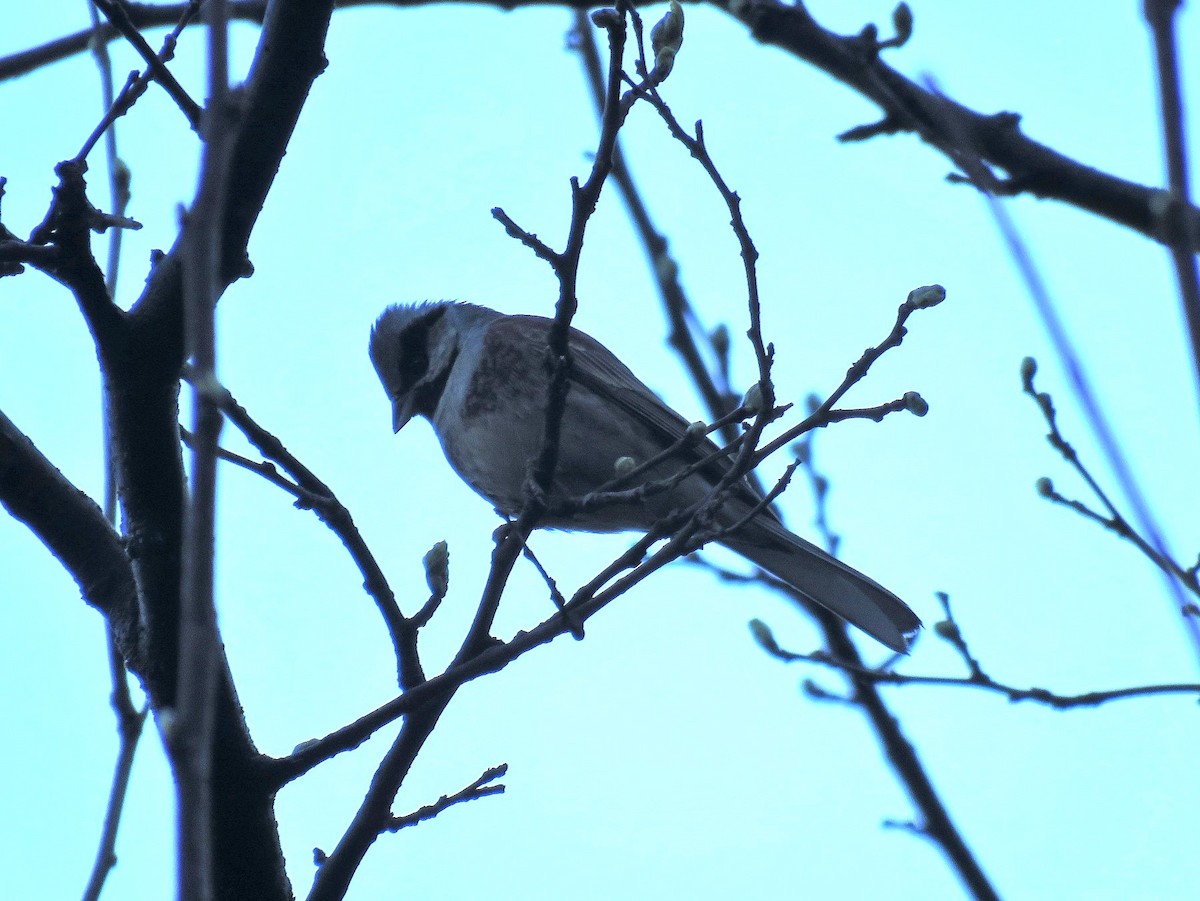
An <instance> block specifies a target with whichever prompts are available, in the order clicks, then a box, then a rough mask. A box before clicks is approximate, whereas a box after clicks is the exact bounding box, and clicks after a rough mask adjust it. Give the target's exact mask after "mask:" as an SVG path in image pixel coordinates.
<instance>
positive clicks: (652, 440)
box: [369, 301, 921, 653]
mask: <svg viewBox="0 0 1200 901" xmlns="http://www.w3.org/2000/svg"><path fill="white" fill-rule="evenodd" d="M551 325H552V320H550V319H547V318H545V317H542V316H533V315H508V314H504V313H500V312H498V311H496V310H493V309H490V308H488V307H484V306H479V305H476V304H472V303H464V302H459V301H426V302H423V303H415V304H395V305H392V306H389V307H388V308H387V309H385V310H384V312H383V313H382V314H381V315H380V316H379V318H378V319H377V320H376V322H375V324H374V326H373V327H372V329H371V337H370V344H369V354H370V358H371V362H372V363H373V365H374V367H375V371H376V373H377V374H378V376H379V380H380V382H381V383H382V384H383V388H384V391H385V392H386V393H387V397H388V400H389V402H390V403H391V409H392V429H393V431H394V432H399V431H400V430H401V429H402V428H403V427H404V426H405V425H406V424H407V423H408V422H409V421H410V420H411V419H412V418H413V417H414V416H420V417H424V418H425V419H427V420H428V421H429V422H430V423H431V424H432V426H433V430H434V432H435V433H436V434H437V437H438V439H439V441H440V442H441V445H442V450H443V451H444V452H445V455H446V459H447V461H448V462H449V463H450V466H451V467H452V468H453V469H454V471H455V472H457V473H458V475H459V476H460V477H461V478H462V480H463V481H464V482H466V483H467V484H468V485H469V486H470V487H471V488H473V489H474V490H475V491H476V492H478V493H479V494H480V495H482V496H483V497H484V498H486V499H487V500H488V501H490V502H491V503H492V505H493V506H494V507H495V508H496V510H497V512H499V513H500V514H501V515H502V516H505V517H508V518H512V517H515V516H517V515H518V514H519V513H520V512H521V510H522V508H523V506H524V504H525V498H526V493H525V484H526V481H527V479H528V473H529V464H530V461H531V460H532V459H533V458H534V457H535V456H536V455H537V454H538V453H539V450H540V448H541V445H542V436H543V431H544V427H545V411H546V403H547V397H548V389H549V384H550V379H551V375H550V366H549V363H548V359H549V358H548V355H547V349H548V346H549V335H550V329H551ZM569 334H570V337H569V339H568V341H569V346H570V350H571V359H572V365H571V367H570V369H569V375H568V381H569V388H568V392H567V399H566V408H565V410H564V412H563V415H562V420H561V436H560V439H559V446H558V463H557V467H556V469H555V471H554V477H553V482H552V484H551V485H550V486H549V491H548V493H547V494H548V497H547V500H548V504H549V508H548V509H549V512H548V514H547V515H546V516H544V517H543V518H542V519H541V520H540V521H539V523H538V524H539V526H544V527H549V528H561V529H573V530H579V531H587V532H620V531H642V532H645V531H648V530H650V529H651V528H653V527H654V526H655V524H656V523H660V522H661V521H662V520H663V519H664V518H665V517H668V516H670V515H671V514H672V513H675V512H678V511H682V510H687V509H690V508H692V507H694V506H698V505H700V504H702V503H703V502H704V501H705V500H706V498H708V497H709V496H710V494H711V492H712V489H713V487H714V485H715V484H716V482H717V481H718V480H720V479H721V477H722V475H724V474H725V473H726V472H728V469H729V467H730V466H731V463H730V461H729V459H728V458H727V457H722V456H718V457H717V459H715V461H713V462H710V463H708V464H706V465H705V466H703V467H701V468H699V469H697V470H696V471H695V472H693V473H692V474H690V475H688V476H687V477H686V478H684V479H683V480H682V481H680V482H679V483H678V484H676V485H675V486H674V487H673V488H671V489H669V490H666V491H663V492H660V493H657V494H654V493H647V494H646V495H645V496H644V497H643V498H642V499H641V500H639V501H631V502H628V503H616V504H611V505H606V506H601V507H599V508H591V509H584V510H583V511H582V512H580V511H579V510H578V509H576V511H575V512H574V513H570V512H565V513H560V514H556V513H555V512H554V507H555V504H556V502H561V501H565V500H568V499H577V498H580V497H583V496H584V495H586V494H588V493H589V492H591V491H594V490H595V489H597V488H599V487H601V486H602V485H605V484H606V483H608V482H611V481H612V480H613V479H614V478H615V476H616V466H617V461H618V460H621V459H622V458H630V459H632V460H633V461H635V462H636V463H642V462H645V461H648V460H650V459H651V458H653V457H654V456H655V455H657V454H659V453H660V452H662V451H663V450H665V449H666V448H668V447H672V446H675V445H677V444H678V445H686V446H683V447H681V448H680V449H679V450H678V451H677V453H676V454H674V455H673V456H672V457H671V458H670V459H668V460H665V461H663V462H661V463H659V464H657V465H656V466H654V467H653V468H651V469H650V470H649V472H648V473H647V474H646V478H647V479H663V478H667V477H669V476H671V475H673V474H675V473H677V472H679V471H680V469H681V468H682V467H685V466H687V465H689V464H692V463H695V462H696V461H698V460H700V459H702V458H704V457H706V456H707V455H709V454H712V453H715V452H717V451H718V448H717V446H716V444H714V443H713V442H712V441H711V440H709V439H707V438H703V439H700V440H699V441H695V442H690V443H689V442H680V439H681V438H683V437H684V436H685V435H686V434H688V427H689V425H690V423H689V422H688V421H687V420H686V419H684V418H683V417H682V416H681V415H679V414H678V413H676V412H675V411H674V410H673V409H671V408H670V407H669V406H667V405H666V404H665V403H664V402H663V401H662V400H660V399H659V397H658V396H657V395H656V394H655V393H654V392H653V391H651V390H650V388H649V387H647V386H646V385H645V384H644V383H643V382H642V381H641V380H639V379H638V378H637V376H635V375H634V374H633V372H632V371H631V370H630V369H629V368H628V367H627V366H626V365H625V364H624V363H622V362H621V361H620V360H619V359H618V358H617V357H616V355H615V354H613V353H612V352H611V351H610V350H608V349H607V348H606V347H604V346H603V345H602V344H601V343H600V342H599V341H597V340H596V339H594V338H592V337H590V336H589V335H587V334H585V333H584V332H582V331H579V330H578V329H574V328H572V329H571V330H570V333H569ZM692 434H694V432H693V433H692ZM626 465H627V463H626ZM760 500H761V498H760V496H759V495H758V494H756V493H755V491H754V490H753V489H752V488H751V487H750V485H749V483H748V482H746V481H744V480H743V481H742V482H741V483H740V484H739V485H738V486H737V487H736V489H735V490H733V491H731V492H730V493H729V496H728V498H727V499H726V501H725V503H724V505H723V506H722V507H721V509H720V510H719V512H718V513H717V514H716V517H715V521H716V525H717V526H718V527H719V528H718V529H717V535H716V538H715V540H716V541H717V542H718V543H720V544H722V545H724V546H726V547H728V548H729V549H731V550H733V551H735V552H736V553H738V554H740V555H741V556H742V557H744V558H746V559H747V560H749V561H750V562H751V563H753V564H754V565H756V566H757V567H759V568H760V569H762V570H765V571H766V572H768V573H770V574H771V575H773V576H775V577H776V578H778V579H780V580H782V581H783V582H786V583H787V584H788V585H790V586H791V587H792V588H793V589H795V590H796V591H797V592H799V593H800V594H801V595H803V596H804V597H805V598H808V599H809V600H811V601H814V602H816V603H817V604H819V605H821V606H823V607H825V608H826V609H828V610H831V611H832V612H833V613H835V614H837V615H838V616H840V617H841V618H843V619H845V620H846V621H847V622H849V623H851V624H852V625H854V626H856V627H858V628H859V629H861V630H862V631H863V632H865V633H867V634H868V635H870V636H871V637H872V638H874V639H876V640H877V641H879V642H881V643H882V644H884V645H885V646H887V647H888V648H890V649H891V650H893V651H896V652H898V653H907V651H908V648H909V645H910V643H911V641H912V639H913V638H914V637H915V636H916V634H917V632H918V630H919V629H920V628H921V620H920V619H919V618H918V617H917V615H916V614H915V613H913V611H912V610H911V609H910V608H909V607H908V606H907V605H906V604H905V603H904V602H903V601H902V600H900V598H898V597H897V596H896V595H894V594H893V593H892V592H890V591H888V590H887V589H886V588H884V587H883V586H882V585H880V584H879V583H878V582H876V581H874V580H873V579H871V578H870V577H868V576H866V575H864V574H863V573H861V572H859V571H858V570H856V569H853V568H852V567H850V566H848V565H847V564H845V563H843V562H842V561H841V560H838V559H836V558H835V557H833V556H831V555H830V554H827V553H826V552H825V551H824V550H822V549H821V548H820V547H818V546H817V545H815V544H813V543H811V542H809V541H807V540H805V539H804V538H801V537H800V536H799V535H796V534H794V533H792V532H791V531H789V530H788V529H787V528H786V527H785V526H783V525H782V523H781V522H780V520H779V518H778V517H777V515H776V514H775V513H774V512H773V511H772V509H771V508H770V507H767V506H765V505H763V504H761V503H759V501H760ZM562 506H563V505H561V504H560V507H562ZM756 507H758V508H759V511H758V512H757V513H755V508H756ZM564 509H569V508H564ZM751 514H754V515H751ZM720 527H724V530H723V529H722V528H720Z"/></svg>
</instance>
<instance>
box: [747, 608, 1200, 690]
mask: <svg viewBox="0 0 1200 901" xmlns="http://www.w3.org/2000/svg"><path fill="white" fill-rule="evenodd" d="M948 622H952V621H948ZM751 626H752V632H753V634H754V637H755V639H756V640H757V641H758V643H759V644H760V645H761V646H762V648H763V650H765V651H766V652H767V653H769V654H770V655H771V656H772V657H775V658H777V659H779V660H782V661H784V662H786V663H794V662H799V661H804V662H806V663H816V664H818V665H820V666H824V667H827V668H829V669H833V670H839V671H841V672H844V673H847V674H850V675H853V676H855V677H857V678H860V679H863V680H866V681H868V682H871V683H873V684H877V685H941V686H947V687H954V688H977V689H981V690H983V691H988V692H992V693H994V694H1000V695H1003V696H1004V697H1006V698H1008V700H1010V701H1013V702H1016V701H1033V702H1035V703H1038V704H1044V705H1046V706H1047V707H1053V708H1054V709H1056V710H1068V709H1071V708H1074V707H1098V706H1100V705H1101V704H1106V703H1108V702H1110V701H1117V700H1123V699H1125V698H1140V697H1146V696H1149V695H1164V694H1185V695H1196V696H1197V699H1198V700H1200V683H1195V682H1192V683H1188V682H1177V683H1166V684H1162V685H1137V686H1131V687H1128V688H1114V689H1109V690H1106V691H1089V692H1084V693H1083V694H1077V695H1064V694H1058V693H1056V692H1052V691H1048V690H1047V689H1044V688H1021V687H1018V686H1015V685H1009V684H1006V683H1003V682H998V681H996V680H995V679H993V678H991V677H990V676H987V675H984V674H983V673H982V672H981V671H978V670H977V671H976V674H972V675H969V676H966V677H961V676H913V675H908V674H907V673H898V672H896V671H895V670H893V669H890V668H877V667H868V666H863V665H862V663H860V662H858V661H851V660H846V659H843V658H840V657H837V656H836V655H832V654H830V653H828V652H827V651H816V652H814V653H810V654H802V653H797V652H795V651H788V650H785V649H783V648H782V647H780V646H779V645H778V644H777V643H776V642H775V639H774V637H773V636H772V635H771V631H770V629H769V628H768V627H767V626H766V625H765V624H764V623H762V622H761V621H760V620H754V621H753V622H752V623H751ZM955 629H956V630H957V624H955ZM937 631H938V634H939V635H942V633H943V632H949V631H950V630H937ZM942 637H947V636H946V635H943V636H942ZM947 640H950V641H951V643H952V644H955V646H956V647H958V646H959V645H958V644H957V643H956V642H954V641H953V640H951V639H949V638H948V637H947Z"/></svg>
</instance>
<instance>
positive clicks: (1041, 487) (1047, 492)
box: [1033, 476, 1054, 497]
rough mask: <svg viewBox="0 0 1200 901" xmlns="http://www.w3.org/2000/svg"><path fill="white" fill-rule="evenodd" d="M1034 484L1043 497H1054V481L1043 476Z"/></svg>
mask: <svg viewBox="0 0 1200 901" xmlns="http://www.w3.org/2000/svg"><path fill="white" fill-rule="evenodd" d="M1033 485H1034V487H1035V488H1036V489H1037V493H1038V494H1040V495H1041V496H1042V497H1054V483H1053V482H1051V481H1050V480H1049V479H1048V478H1046V477H1045V476H1042V477H1041V478H1040V479H1038V480H1037V481H1036V482H1034V483H1033Z"/></svg>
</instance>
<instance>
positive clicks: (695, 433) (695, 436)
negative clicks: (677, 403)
mask: <svg viewBox="0 0 1200 901" xmlns="http://www.w3.org/2000/svg"><path fill="white" fill-rule="evenodd" d="M707 434H708V426H707V425H705V424H704V423H703V422H693V423H691V424H690V425H689V426H688V427H687V436H688V440H690V441H699V440H700V439H701V438H703V437H704V436H705V435H707Z"/></svg>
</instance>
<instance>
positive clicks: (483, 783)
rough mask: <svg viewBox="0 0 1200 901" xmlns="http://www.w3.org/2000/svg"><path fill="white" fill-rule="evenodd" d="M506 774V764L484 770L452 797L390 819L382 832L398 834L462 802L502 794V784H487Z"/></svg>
mask: <svg viewBox="0 0 1200 901" xmlns="http://www.w3.org/2000/svg"><path fill="white" fill-rule="evenodd" d="M507 772H508V764H507V763H502V764H500V765H499V766H493V767H489V768H488V769H486V770H484V772H483V775H481V776H480V777H479V778H478V779H476V780H475V781H474V782H472V783H471V784H470V785H468V786H467V787H466V788H464V789H461V790H460V791H457V792H455V793H454V794H452V795H442V796H441V797H440V798H438V799H437V800H436V801H435V802H434V803H432V804H426V805H425V806H424V807H420V808H418V809H416V810H414V811H413V812H412V813H407V814H405V815H404V816H396V817H392V818H391V819H390V820H388V822H387V825H386V826H384V827H383V828H384V831H387V832H399V831H400V830H401V829H404V828H405V827H407V826H415V825H417V824H418V823H421V822H424V821H425V820H432V819H433V818H434V817H436V816H437V815H438V814H439V813H441V812H442V811H444V810H446V809H448V808H450V807H453V806H454V805H455V804H462V803H463V802H464V801H476V800H478V799H479V798H486V797H487V796H488V795H501V794H504V788H505V786H504V784H503V783H501V784H499V785H489V784H488V783H489V782H495V781H496V780H497V779H500V778H503V776H504V774H505V773H507Z"/></svg>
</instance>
